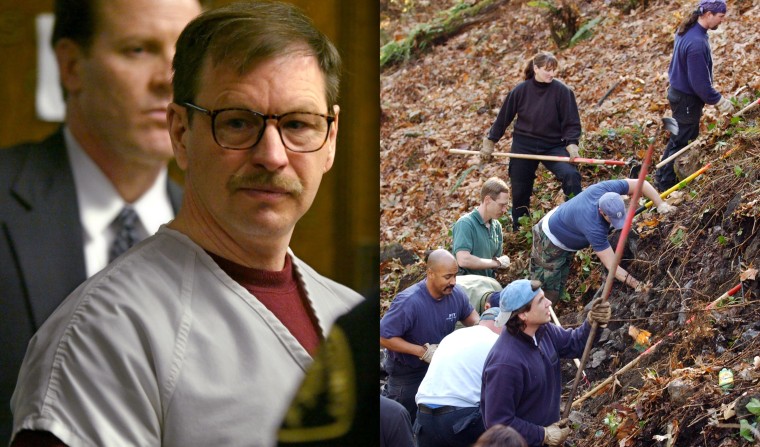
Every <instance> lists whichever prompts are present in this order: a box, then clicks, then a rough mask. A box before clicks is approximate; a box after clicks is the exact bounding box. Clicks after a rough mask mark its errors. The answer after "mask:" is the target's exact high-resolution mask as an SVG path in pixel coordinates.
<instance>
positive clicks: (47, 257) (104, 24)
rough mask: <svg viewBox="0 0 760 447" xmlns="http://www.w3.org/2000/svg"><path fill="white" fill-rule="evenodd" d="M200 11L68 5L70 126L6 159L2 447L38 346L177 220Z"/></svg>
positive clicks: (192, 0) (166, 2)
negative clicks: (88, 289)
mask: <svg viewBox="0 0 760 447" xmlns="http://www.w3.org/2000/svg"><path fill="white" fill-rule="evenodd" d="M200 11H201V7H200V4H199V2H198V0H161V1H154V0H140V1H133V0H109V1H107V2H104V1H99V0H93V1H85V2H82V1H70V0H58V1H56V5H55V15H56V22H55V28H54V31H53V39H52V44H53V47H54V50H55V54H56V58H57V60H58V65H59V73H60V78H61V85H62V87H63V89H64V91H65V94H64V95H65V98H66V115H67V118H66V123H65V125H64V126H62V127H61V129H59V130H58V131H57V132H56V133H54V134H53V135H51V136H50V137H48V138H47V139H46V140H44V141H42V142H39V143H32V144H22V145H19V146H15V147H12V148H8V149H0V315H2V323H0V346H2V349H1V350H0V352H2V354H0V365H1V366H0V443H2V442H3V441H7V439H8V437H9V436H10V430H11V425H12V419H11V413H10V404H9V402H10V398H11V394H12V393H13V389H14V387H15V385H16V376H17V374H18V369H19V367H20V365H21V361H22V359H23V357H24V352H25V350H26V345H27V342H28V340H29V339H30V338H31V336H32V335H33V334H34V332H35V331H36V330H37V329H38V328H39V327H40V325H41V324H42V323H43V321H45V319H46V318H47V317H48V316H49V315H50V314H51V313H52V312H53V310H55V308H56V307H57V306H58V305H59V304H60V302H61V301H62V300H63V299H64V298H65V297H66V296H67V295H68V294H69V293H70V292H72V291H73V290H74V289H75V288H76V287H77V286H78V285H79V284H80V283H81V282H82V281H84V280H85V279H87V278H88V277H89V276H91V275H93V274H94V273H96V272H97V271H98V270H100V269H101V268H103V267H105V265H106V264H107V263H108V262H110V261H111V260H112V259H113V258H115V257H117V256H118V255H120V254H121V253H122V252H123V251H125V250H126V249H127V248H129V247H130V246H131V245H133V244H134V243H136V242H137V241H139V240H141V239H143V238H145V237H147V236H149V235H151V234H153V233H154V232H155V231H156V230H157V229H158V227H159V226H160V225H161V224H163V223H165V222H167V221H169V220H171V219H172V218H173V217H174V214H175V212H176V211H177V209H178V207H179V203H180V202H181V191H180V189H179V187H178V186H177V185H175V184H174V183H172V182H171V181H169V179H168V176H167V163H168V161H169V159H170V158H171V156H172V147H171V142H170V139H169V134H168V130H167V129H168V128H167V123H166V107H167V105H168V104H169V102H170V101H171V96H172V91H171V90H172V89H171V61H172V58H173V56H174V45H175V41H176V39H177V37H178V36H179V33H180V32H181V31H182V29H183V28H184V26H185V25H186V24H187V23H188V22H189V21H190V20H191V19H192V18H193V17H195V16H196V15H197V14H198V13H200Z"/></svg>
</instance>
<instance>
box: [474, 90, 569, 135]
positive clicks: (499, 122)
mask: <svg viewBox="0 0 760 447" xmlns="http://www.w3.org/2000/svg"><path fill="white" fill-rule="evenodd" d="M515 115H517V121H516V122H515V130H514V135H522V136H526V137H529V138H530V139H534V140H541V141H543V142H546V143H548V144H547V146H567V145H568V144H578V141H580V138H581V118H580V115H579V114H578V104H577V103H576V102H575V94H574V93H573V91H572V90H570V88H569V87H568V86H566V85H565V84H563V83H562V82H560V81H558V80H556V79H553V80H552V82H549V83H546V82H538V81H536V78H531V79H528V80H526V81H523V82H521V83H519V84H517V86H516V87H515V88H514V89H512V91H511V92H509V94H508V95H507V98H506V99H505V100H504V104H503V105H502V106H501V110H499V115H498V116H497V117H496V121H494V123H493V125H492V126H491V130H490V131H489V132H488V139H489V140H491V141H494V142H496V141H499V139H500V138H501V137H502V136H504V132H505V131H506V130H507V127H508V126H509V125H510V124H511V123H512V120H514V119H515Z"/></svg>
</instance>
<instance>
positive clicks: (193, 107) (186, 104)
mask: <svg viewBox="0 0 760 447" xmlns="http://www.w3.org/2000/svg"><path fill="white" fill-rule="evenodd" d="M176 104H177V105H179V106H182V107H185V108H187V109H191V110H196V111H198V112H201V113H203V114H204V115H208V116H209V117H210V118H211V135H212V136H213V138H214V143H216V144H218V145H219V147H222V148H224V149H227V150H230V151H247V150H249V149H251V148H253V147H255V146H256V145H257V144H259V143H260V142H261V138H262V137H263V136H264V132H265V131H266V130H267V121H269V120H270V119H273V120H275V121H276V123H277V124H276V125H275V128H277V134H278V135H280V141H281V142H282V145H283V146H284V147H285V149H287V150H289V151H291V152H295V153H296V154H309V153H312V152H317V151H319V150H321V149H322V148H323V147H325V144H326V143H327V140H328V139H329V138H330V126H332V123H333V122H335V117H334V116H332V115H324V114H322V113H314V112H300V111H297V110H296V111H293V112H287V113H283V114H281V115H278V114H274V113H273V114H269V115H265V114H263V113H261V112H257V111H255V110H250V109H244V108H240V107H228V108H225V109H217V110H209V109H204V108H203V107H201V106H198V105H196V104H193V103H191V102H187V101H183V102H182V103H176ZM229 110H238V111H243V112H250V113H253V114H254V115H258V116H260V117H262V118H263V119H264V125H263V126H262V127H261V131H260V132H259V135H258V136H257V137H256V141H255V142H254V143H253V144H252V145H250V146H248V147H228V146H224V145H223V144H221V143H219V140H217V138H216V126H214V122H215V120H216V117H217V116H218V115H219V114H220V113H222V112H226V111H229ZM294 113H301V114H306V115H314V116H320V117H322V118H324V119H325V120H327V132H325V140H324V141H323V142H322V144H321V145H320V146H319V147H318V148H316V149H313V150H310V151H297V150H295V149H291V148H289V147H288V145H287V144H285V140H284V139H283V138H282V131H281V130H280V126H279V123H280V119H282V118H283V117H285V116H287V115H291V114H294Z"/></svg>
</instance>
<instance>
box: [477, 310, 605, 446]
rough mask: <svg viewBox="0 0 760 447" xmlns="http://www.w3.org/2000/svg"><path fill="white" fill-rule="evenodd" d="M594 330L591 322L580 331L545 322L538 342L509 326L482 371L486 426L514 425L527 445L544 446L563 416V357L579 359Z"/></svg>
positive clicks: (482, 408) (481, 393)
mask: <svg viewBox="0 0 760 447" xmlns="http://www.w3.org/2000/svg"><path fill="white" fill-rule="evenodd" d="M590 332H591V326H590V325H589V323H588V321H586V322H584V323H583V324H582V325H581V326H580V327H578V328H577V329H563V328H561V327H559V326H557V325H555V324H552V323H546V324H544V325H543V326H541V327H540V328H539V329H538V331H537V332H536V340H537V341H538V346H536V344H535V343H534V342H533V339H532V338H530V337H529V336H527V335H525V334H524V333H522V332H520V333H519V334H517V336H514V335H512V334H510V333H509V331H507V330H506V328H505V329H504V331H502V333H501V335H500V336H499V339H498V340H496V344H495V345H494V346H493V348H492V349H491V352H490V353H489V354H488V357H487V358H486V363H485V367H484V369H483V385H482V387H481V391H480V412H481V414H482V415H483V423H484V424H485V427H486V429H488V428H490V427H492V426H494V425H496V424H503V425H506V426H511V427H512V428H514V429H515V430H517V431H518V432H519V433H520V434H521V435H522V436H523V437H524V438H525V440H526V441H527V442H528V445H530V446H540V445H542V444H543V442H544V427H546V426H549V425H551V424H553V423H555V422H557V421H559V416H560V414H559V403H560V402H559V400H560V395H561V393H562V378H561V373H560V363H559V362H560V360H559V359H560V358H573V357H580V356H581V355H582V354H583V349H584V347H585V345H586V340H587V339H588V336H589V334H590ZM597 334H600V332H599V331H597Z"/></svg>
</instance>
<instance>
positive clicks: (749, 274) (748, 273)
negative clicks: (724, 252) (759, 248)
mask: <svg viewBox="0 0 760 447" xmlns="http://www.w3.org/2000/svg"><path fill="white" fill-rule="evenodd" d="M756 277H757V269H752V268H750V269H747V270H745V271H743V272H741V274H739V280H740V281H748V280H752V281H754V280H755V278H756Z"/></svg>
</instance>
